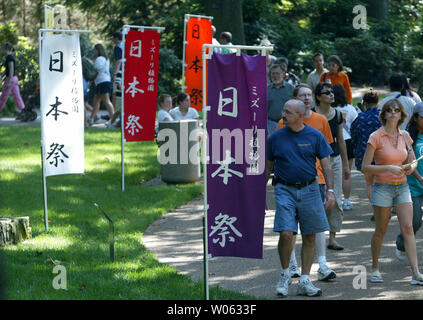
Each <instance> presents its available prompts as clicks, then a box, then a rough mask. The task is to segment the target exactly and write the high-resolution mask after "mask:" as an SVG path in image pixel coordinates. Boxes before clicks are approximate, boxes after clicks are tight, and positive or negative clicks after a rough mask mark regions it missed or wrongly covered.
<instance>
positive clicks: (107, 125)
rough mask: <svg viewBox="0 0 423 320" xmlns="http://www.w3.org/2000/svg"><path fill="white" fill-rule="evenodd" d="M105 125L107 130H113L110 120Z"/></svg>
mask: <svg viewBox="0 0 423 320" xmlns="http://www.w3.org/2000/svg"><path fill="white" fill-rule="evenodd" d="M105 125H106V127H107V128H108V129H113V124H112V122H111V121H110V120H108V121H106V123H105Z"/></svg>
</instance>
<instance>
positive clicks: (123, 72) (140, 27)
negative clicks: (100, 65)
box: [120, 24, 165, 192]
mask: <svg viewBox="0 0 423 320" xmlns="http://www.w3.org/2000/svg"><path fill="white" fill-rule="evenodd" d="M129 29H140V30H141V31H144V29H146V30H157V32H159V33H160V32H161V31H162V30H164V29H165V28H164V27H148V26H133V25H127V24H125V25H124V26H123V32H122V34H123V38H122V41H123V46H122V107H121V108H120V111H121V113H120V127H121V163H122V169H121V171H122V192H123V191H125V142H126V140H125V131H124V124H125V121H124V120H125V118H124V117H125V62H126V59H125V42H126V33H127V32H128V31H129Z"/></svg>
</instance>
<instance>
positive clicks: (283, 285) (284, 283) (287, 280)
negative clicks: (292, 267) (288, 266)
mask: <svg viewBox="0 0 423 320" xmlns="http://www.w3.org/2000/svg"><path fill="white" fill-rule="evenodd" d="M291 282H292V280H291V277H287V276H285V275H284V274H283V273H281V277H280V279H279V282H278V284H277V286H276V293H277V294H278V295H281V296H284V297H286V296H287V295H288V287H289V285H290V284H291Z"/></svg>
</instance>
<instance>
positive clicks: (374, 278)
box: [370, 270, 423, 284]
mask: <svg viewBox="0 0 423 320" xmlns="http://www.w3.org/2000/svg"><path fill="white" fill-rule="evenodd" d="M370 282H372V283H382V282H383V279H382V275H381V274H380V272H379V270H376V271H373V272H372V274H371V275H370ZM422 284H423V283H422Z"/></svg>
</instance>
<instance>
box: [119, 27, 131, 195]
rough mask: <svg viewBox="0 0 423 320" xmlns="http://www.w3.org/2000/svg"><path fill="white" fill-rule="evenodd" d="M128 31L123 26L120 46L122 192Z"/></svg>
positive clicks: (122, 184)
mask: <svg viewBox="0 0 423 320" xmlns="http://www.w3.org/2000/svg"><path fill="white" fill-rule="evenodd" d="M128 29H129V26H127V25H124V26H123V32H122V33H123V45H122V84H121V92H122V97H121V99H122V105H121V108H120V140H121V144H120V150H121V173H122V179H121V188H122V192H124V191H125V131H124V129H123V127H124V123H125V118H124V116H125V111H124V109H125V62H126V59H125V41H126V33H127V31H128Z"/></svg>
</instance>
